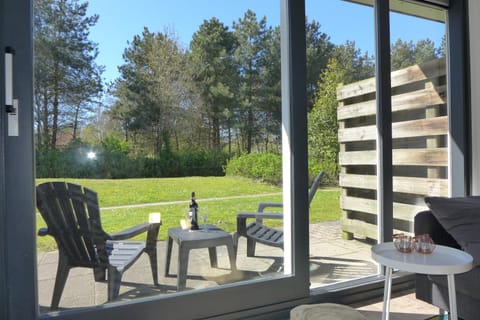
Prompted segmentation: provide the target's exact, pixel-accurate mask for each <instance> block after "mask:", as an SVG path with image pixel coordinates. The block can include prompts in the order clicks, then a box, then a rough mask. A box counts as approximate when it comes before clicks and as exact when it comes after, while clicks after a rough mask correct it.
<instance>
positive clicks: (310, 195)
mask: <svg viewBox="0 0 480 320" xmlns="http://www.w3.org/2000/svg"><path fill="white" fill-rule="evenodd" d="M324 174H325V172H324V171H320V173H319V174H317V176H316V177H315V179H314V180H313V182H312V185H311V186H310V190H308V204H309V205H310V204H311V203H312V200H313V197H315V193H316V192H317V189H318V187H319V186H320V183H321V182H322V178H323V176H324Z"/></svg>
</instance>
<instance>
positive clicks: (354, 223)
mask: <svg viewBox="0 0 480 320" xmlns="http://www.w3.org/2000/svg"><path fill="white" fill-rule="evenodd" d="M341 225H342V231H344V232H351V233H353V234H354V235H355V236H356V237H366V238H369V239H377V236H378V233H377V226H376V225H375V224H371V223H367V222H365V221H362V220H356V219H345V218H343V219H342V220H341ZM412 231H413V230H402V229H394V231H393V233H394V234H395V233H400V232H403V233H412Z"/></svg>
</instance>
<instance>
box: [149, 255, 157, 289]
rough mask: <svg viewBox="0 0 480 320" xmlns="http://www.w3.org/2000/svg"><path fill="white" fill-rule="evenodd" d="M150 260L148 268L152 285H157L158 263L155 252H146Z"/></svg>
mask: <svg viewBox="0 0 480 320" xmlns="http://www.w3.org/2000/svg"><path fill="white" fill-rule="evenodd" d="M147 254H148V257H149V258H150V266H151V268H152V277H153V284H154V285H158V262H157V250H152V251H150V252H147Z"/></svg>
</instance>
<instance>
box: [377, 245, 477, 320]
mask: <svg viewBox="0 0 480 320" xmlns="http://www.w3.org/2000/svg"><path fill="white" fill-rule="evenodd" d="M372 258H373V259H374V260H375V261H376V262H378V263H379V264H381V265H384V266H385V267H386V270H385V289H384V293H383V313H382V319H383V320H388V318H389V310H390V294H391V289H392V269H399V270H404V271H407V272H413V273H420V274H428V275H446V276H447V280H448V299H449V304H450V310H449V311H450V315H451V319H453V320H457V319H458V315H457V300H456V295H455V276H454V275H455V274H457V273H463V272H467V271H469V270H470V269H472V262H473V258H472V256H471V255H469V254H468V253H466V252H464V251H461V250H458V249H455V248H451V247H446V246H441V245H437V246H436V247H435V250H434V251H433V252H432V253H430V254H424V253H418V252H415V251H412V252H410V253H402V252H400V251H398V250H397V249H395V246H394V245H393V242H384V243H380V244H377V245H374V246H373V247H372Z"/></svg>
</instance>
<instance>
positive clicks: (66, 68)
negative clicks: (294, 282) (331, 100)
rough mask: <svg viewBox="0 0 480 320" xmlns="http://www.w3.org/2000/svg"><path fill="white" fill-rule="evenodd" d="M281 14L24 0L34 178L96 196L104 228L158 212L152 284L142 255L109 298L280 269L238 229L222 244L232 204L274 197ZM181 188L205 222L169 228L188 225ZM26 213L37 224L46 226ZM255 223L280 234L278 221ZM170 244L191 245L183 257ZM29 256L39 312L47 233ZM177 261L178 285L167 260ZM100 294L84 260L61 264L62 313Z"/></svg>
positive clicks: (212, 5) (44, 299)
mask: <svg viewBox="0 0 480 320" xmlns="http://www.w3.org/2000/svg"><path fill="white" fill-rule="evenodd" d="M279 11H280V6H279V1H278V0H269V1H261V2H258V1H240V2H237V3H235V4H234V3H231V2H224V1H210V0H208V1H188V0H186V1H177V2H175V3H168V4H167V3H165V2H159V1H153V0H152V1H148V0H145V1H137V2H135V3H134V4H133V3H130V2H121V3H118V2H114V1H104V0H99V1H89V2H88V5H87V4H86V3H85V4H83V3H82V2H80V1H73V0H72V1H55V0H52V1H42V0H37V1H35V23H36V24H35V34H34V37H35V52H36V55H35V58H36V60H35V65H36V69H35V75H36V81H35V84H36V87H35V89H36V92H35V107H36V109H35V116H36V122H35V132H36V152H37V184H40V183H44V182H47V181H52V180H55V181H65V182H72V183H75V184H79V185H82V186H84V187H87V188H90V189H92V190H93V191H95V192H97V194H98V198H99V206H100V213H101V222H102V226H103V228H104V230H105V232H107V233H109V234H113V233H115V232H118V231H121V230H123V229H125V228H128V227H131V226H134V225H137V224H140V223H143V222H145V221H148V220H149V217H150V214H151V213H160V214H161V221H162V226H161V227H160V233H159V235H158V242H157V257H156V261H157V263H158V275H159V284H158V285H155V284H154V283H153V279H152V273H151V269H150V261H149V259H148V256H147V255H143V256H141V258H140V259H139V260H138V261H137V262H135V263H134V264H133V265H132V266H131V267H130V269H128V270H127V271H125V273H124V274H123V276H122V282H121V286H120V292H119V296H118V298H116V299H115V300H114V301H127V300H131V299H136V298H141V297H148V296H157V295H161V296H167V295H169V294H171V293H177V292H180V291H181V290H180V289H184V290H183V291H182V292H185V293H191V292H192V291H199V290H201V289H205V288H211V287H220V286H223V285H225V284H231V283H237V282H243V281H249V280H255V279H260V278H273V277H283V276H285V270H290V269H291V268H284V251H283V250H282V248H281V247H278V246H267V245H263V244H257V248H256V251H255V255H254V256H252V257H250V256H248V257H247V254H246V251H247V248H246V247H247V244H246V238H245V237H239V241H238V248H236V249H237V250H236V251H237V252H236V253H234V254H232V253H231V252H228V250H227V248H228V246H227V245H228V244H229V243H232V244H233V243H234V242H233V241H234V239H235V238H233V236H232V235H233V233H235V232H236V231H237V214H238V213H239V212H256V211H257V208H258V204H259V203H260V202H278V203H282V187H281V185H282V178H283V177H282V156H281V154H282V153H281V152H282V139H281V96H280V95H281V87H280V13H279ZM96 15H98V17H97V16H96ZM97 19H98V20H97ZM80 21H81V22H82V23H80ZM227 163H229V164H228V165H227ZM224 169H225V171H226V176H225V171H224ZM191 192H195V193H196V201H197V203H198V220H199V224H200V225H201V226H202V225H204V224H210V225H212V227H211V228H210V229H208V228H204V229H202V230H200V231H188V230H187V231H185V232H184V233H178V232H179V230H177V232H176V233H174V232H173V231H171V232H169V230H171V229H173V228H180V227H181V221H182V220H184V221H185V222H187V224H188V220H189V200H190V195H191ZM274 209H275V211H278V210H280V212H281V208H274ZM37 218H38V227H39V228H40V227H46V226H47V224H46V222H45V221H44V219H43V217H42V216H41V215H40V214H39V215H37ZM76 219H78V218H76ZM74 220H75V219H74ZM252 221H255V219H249V220H248V222H252ZM267 221H268V223H267ZM265 224H268V226H269V227H271V228H272V230H278V231H279V232H280V233H281V231H282V225H283V224H282V220H281V219H272V220H271V221H270V220H265ZM215 228H220V229H223V230H224V231H225V232H226V234H224V235H225V238H224V240H222V241H219V238H218V237H217V240H208V241H204V242H203V244H200V245H199V243H200V240H201V239H202V238H208V239H210V238H212V237H216V236H213V234H216V233H218V231H216V230H215ZM80 231H81V232H83V231H82V230H80ZM72 233H74V232H72ZM196 235H198V236H196ZM200 235H201V236H200ZM169 236H171V238H172V240H173V241H172V248H171V256H170V265H169V272H168V274H167V275H165V273H166V272H165V271H166V268H167V266H166V259H167V252H168V250H167V247H168V241H167V239H168V238H169ZM177 237H180V238H181V239H177ZM191 237H193V238H194V240H193V241H190V242H188V241H189V239H190V238H191ZM143 239H145V235H143V236H137V237H136V238H135V240H143ZM82 241H85V240H80V242H82ZM185 241H187V242H185ZM87 242H88V241H85V243H87ZM180 243H182V244H183V245H184V246H186V247H187V246H192V247H193V248H194V249H192V250H190V251H188V255H187V256H186V257H184V259H179V258H178V257H179V249H180V248H179V246H180ZM82 244H83V242H82ZM212 245H219V246H218V248H217V250H216V253H215V252H214V251H213V250H208V248H210V247H211V246H212ZM196 247H199V248H196ZM288 248H290V246H288ZM93 250H94V251H92V252H94V254H93V255H96V254H97V253H98V252H99V251H97V250H100V249H99V245H98V244H95V246H94V247H93ZM114 251H115V250H114ZM186 252H187V251H185V253H186ZM215 255H216V257H217V263H215V261H214V260H215V259H214V258H215ZM38 257H39V264H38V270H39V298H40V307H41V311H42V312H47V311H48V309H49V306H50V303H51V297H52V295H53V291H54V282H55V276H56V274H57V270H56V268H57V262H58V260H59V254H58V250H57V243H56V242H55V240H54V239H53V238H52V237H50V236H42V237H38ZM235 258H236V259H235ZM235 260H236V261H235ZM187 261H188V267H187V268H186V277H185V278H184V279H185V281H184V282H182V283H181V288H179V287H177V277H178V271H179V270H180V268H179V264H182V265H184V266H186V265H187ZM231 263H235V264H236V270H233V269H232V266H231ZM183 287H184V288H183ZM107 302H108V298H107V282H105V281H103V282H96V281H95V279H94V276H93V270H92V269H91V268H73V269H71V271H70V273H69V275H68V277H67V282H66V284H65V289H64V291H63V293H62V294H61V299H60V304H59V307H60V308H61V309H63V308H66V309H70V308H77V307H85V306H93V305H99V304H104V303H107Z"/></svg>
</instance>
